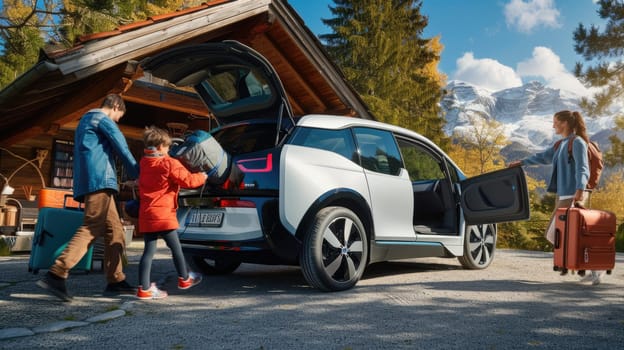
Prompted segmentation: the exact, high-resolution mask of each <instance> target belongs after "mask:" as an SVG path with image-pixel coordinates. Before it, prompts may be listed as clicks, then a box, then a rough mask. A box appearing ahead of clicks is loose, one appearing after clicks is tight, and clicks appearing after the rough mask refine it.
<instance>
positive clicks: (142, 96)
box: [123, 84, 210, 118]
mask: <svg viewBox="0 0 624 350" xmlns="http://www.w3.org/2000/svg"><path fill="white" fill-rule="evenodd" d="M123 99H124V100H125V101H129V102H134V103H138V104H143V105H148V106H153V107H158V108H163V109H168V110H171V111H177V112H182V113H188V114H193V115H196V116H201V117H206V118H208V117H210V112H209V111H208V108H206V106H205V105H204V103H203V102H202V101H201V100H200V99H199V98H194V97H191V96H187V95H181V94H176V93H175V92H170V91H164V90H158V89H152V88H150V87H148V86H146V85H139V84H133V85H132V87H130V89H128V91H126V92H125V93H124V94H123Z"/></svg>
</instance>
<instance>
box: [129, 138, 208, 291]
mask: <svg viewBox="0 0 624 350" xmlns="http://www.w3.org/2000/svg"><path fill="white" fill-rule="evenodd" d="M143 142H144V144H145V150H144V153H145V154H144V156H143V158H142V159H141V161H140V171H139V199H140V206H139V232H141V233H142V234H143V240H144V242H145V247H144V248H143V256H141V261H140V263H139V290H138V291H137V297H138V298H139V299H162V298H166V297H167V292H165V291H164V290H160V289H158V287H157V286H156V283H150V272H151V268H152V259H153V257H154V253H155V252H156V241H157V240H158V237H162V238H163V239H164V240H165V242H166V243H167V246H168V247H169V249H170V250H171V255H172V257H173V263H174V264H175V267H176V270H177V272H178V288H179V289H188V288H191V287H192V286H194V285H196V284H198V283H199V282H201V279H202V277H201V275H200V274H198V273H195V272H189V271H188V269H187V267H186V261H185V260H184V255H183V253H182V247H181V246H180V239H179V238H178V232H177V229H178V227H179V224H178V219H177V217H176V209H177V208H178V192H179V191H180V188H181V187H183V188H195V187H199V186H201V185H203V184H204V183H205V182H206V179H207V178H208V176H207V175H206V173H203V172H201V173H194V174H193V173H190V172H189V171H188V170H187V169H186V168H185V167H184V166H183V165H182V163H180V161H178V160H177V159H175V158H172V157H170V156H169V154H168V153H169V146H171V137H170V136H169V134H168V133H167V131H166V130H163V129H160V128H157V127H155V126H151V127H148V128H146V129H145V132H144V134H143Z"/></svg>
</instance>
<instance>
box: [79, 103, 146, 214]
mask: <svg viewBox="0 0 624 350" xmlns="http://www.w3.org/2000/svg"><path fill="white" fill-rule="evenodd" d="M115 155H117V156H118V157H119V159H120V160H121V161H122V162H123V164H124V166H125V169H126V171H127V173H128V176H129V177H130V178H132V179H136V178H137V177H138V175H139V167H138V164H137V161H136V160H135V159H134V156H133V155H132V153H130V150H129V149H128V143H127V142H126V139H125V137H124V136H123V134H122V133H121V131H120V130H119V127H118V126H117V124H116V123H115V122H114V121H113V120H112V119H110V118H109V117H108V116H107V115H106V114H104V112H102V110H101V109H92V110H90V111H88V112H87V113H86V114H85V115H84V116H83V117H82V118H81V119H80V123H79V124H78V128H77V129H76V133H75V137H74V169H73V174H74V185H73V191H74V198H75V199H76V200H78V201H81V202H82V201H84V196H85V195H86V194H89V193H93V192H95V191H99V190H103V189H111V190H113V191H115V192H117V191H118V190H119V187H118V184H117V169H116V167H115Z"/></svg>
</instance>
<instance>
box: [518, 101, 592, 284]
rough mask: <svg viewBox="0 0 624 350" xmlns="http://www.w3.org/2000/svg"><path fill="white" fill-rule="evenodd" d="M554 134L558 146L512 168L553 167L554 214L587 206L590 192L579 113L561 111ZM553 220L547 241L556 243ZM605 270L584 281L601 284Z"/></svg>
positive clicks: (585, 139)
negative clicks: (577, 205)
mask: <svg viewBox="0 0 624 350" xmlns="http://www.w3.org/2000/svg"><path fill="white" fill-rule="evenodd" d="M553 128H554V129H555V134H557V135H560V136H561V137H562V140H561V142H558V146H555V145H556V144H555V145H553V146H552V147H548V148H547V149H546V150H545V151H543V152H540V153H537V154H534V155H532V156H530V157H528V158H525V159H522V160H519V161H515V162H511V163H510V164H509V166H521V165H538V164H552V174H551V177H550V181H549V182H548V189H547V191H548V192H554V193H556V200H555V211H556V210H557V208H567V207H570V206H571V205H572V204H573V203H579V204H580V205H581V206H584V205H585V201H586V200H587V196H588V192H587V191H586V187H587V181H588V180H589V160H588V158H587V144H588V143H589V137H588V136H587V128H586V126H585V121H584V120H583V117H582V116H581V114H580V113H579V112H576V111H575V112H572V111H568V110H564V111H559V112H557V113H555V115H554V116H553ZM569 142H572V156H571V157H570V155H569V154H568V152H567V150H568V143H569ZM555 211H553V215H552V216H551V218H550V223H549V225H548V229H547V230H546V239H548V241H550V242H551V243H554V236H555V235H554V226H555V223H554V214H555ZM602 275H603V272H602V271H592V273H591V274H590V275H587V277H585V278H584V280H585V281H588V280H591V281H592V282H593V284H595V285H596V284H600V281H601V277H602Z"/></svg>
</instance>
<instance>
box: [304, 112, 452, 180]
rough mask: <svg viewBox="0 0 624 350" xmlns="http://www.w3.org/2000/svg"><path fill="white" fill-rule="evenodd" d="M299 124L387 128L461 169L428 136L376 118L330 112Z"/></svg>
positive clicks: (325, 127) (314, 126)
mask: <svg viewBox="0 0 624 350" xmlns="http://www.w3.org/2000/svg"><path fill="white" fill-rule="evenodd" d="M297 126H298V127H311V128H320V129H335V130H338V129H344V128H349V127H358V126H361V127H370V128H375V129H381V130H387V131H390V132H392V133H394V134H397V135H401V136H404V137H408V138H410V139H413V140H417V141H420V142H422V143H424V144H426V145H427V146H428V147H430V148H432V149H434V150H435V151H436V152H438V153H440V154H442V155H443V156H444V157H445V158H446V159H447V160H448V161H449V162H450V163H451V164H452V166H453V167H455V168H456V169H458V170H460V168H459V167H458V166H457V164H455V162H454V161H453V160H452V159H451V158H450V157H449V156H448V155H447V154H446V152H444V151H443V150H442V149H441V148H440V147H439V146H438V145H436V144H435V143H434V142H433V141H431V140H429V139H428V138H427V137H425V136H423V135H421V134H419V133H417V132H415V131H412V130H409V129H405V128H402V127H400V126H396V125H392V124H387V123H382V122H378V121H374V120H368V119H360V118H354V117H343V116H337V115H328V114H308V115H305V116H303V117H301V119H299V120H298V121H297ZM460 172H461V170H460Z"/></svg>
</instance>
